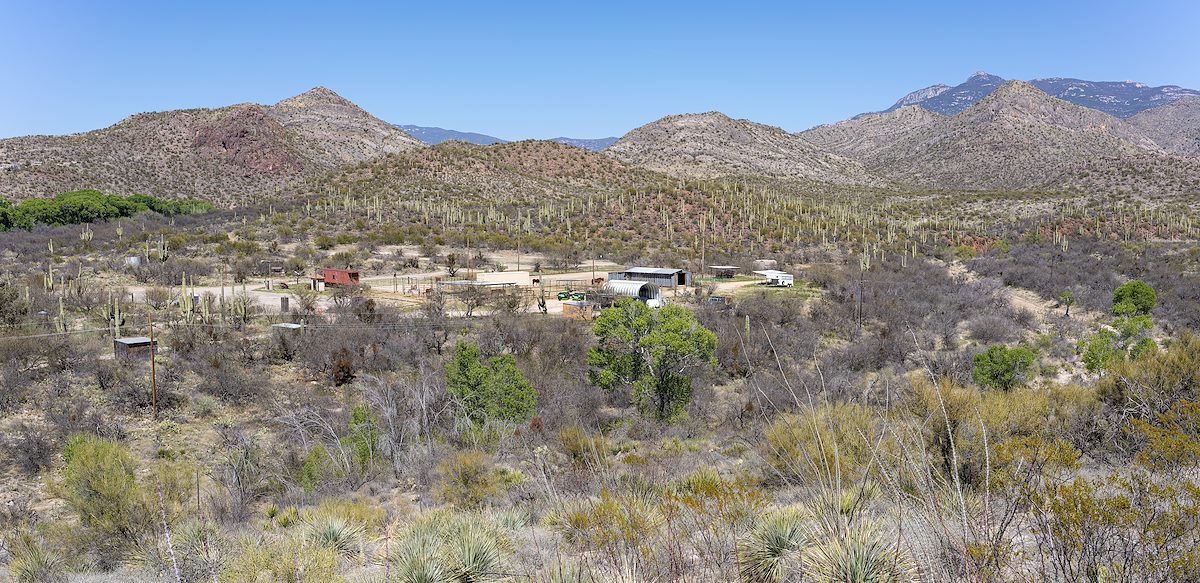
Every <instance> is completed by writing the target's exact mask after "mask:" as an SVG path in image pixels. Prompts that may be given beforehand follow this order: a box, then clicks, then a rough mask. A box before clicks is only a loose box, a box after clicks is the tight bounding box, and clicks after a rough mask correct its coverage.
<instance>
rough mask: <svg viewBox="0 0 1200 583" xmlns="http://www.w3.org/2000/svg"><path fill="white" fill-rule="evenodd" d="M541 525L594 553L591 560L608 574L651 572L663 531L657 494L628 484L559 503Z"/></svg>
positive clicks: (660, 506)
mask: <svg viewBox="0 0 1200 583" xmlns="http://www.w3.org/2000/svg"><path fill="white" fill-rule="evenodd" d="M545 523H546V524H547V525H548V526H550V527H551V528H553V529H555V530H557V531H558V532H559V533H560V534H561V535H562V537H563V541H564V542H565V543H566V544H568V545H571V546H572V547H574V548H576V549H581V550H587V551H591V552H594V553H595V560H596V562H597V563H598V564H600V565H603V566H604V567H605V568H606V569H607V570H611V572H612V573H614V574H615V573H622V572H624V573H629V572H639V573H640V572H652V571H653V569H654V567H655V563H654V557H655V555H656V554H657V552H656V551H657V550H658V549H659V544H661V543H662V542H664V537H665V536H666V534H667V533H666V532H665V530H664V528H663V527H664V525H665V524H666V516H665V515H664V512H663V508H662V505H661V498H660V497H659V496H658V493H657V492H654V491H652V490H650V489H647V488H638V487H636V486H632V485H631V486H630V487H628V488H626V489H625V490H624V491H619V492H614V491H612V490H609V489H604V490H601V492H600V495H599V496H597V497H595V498H594V499H590V500H588V499H574V500H567V501H564V503H563V504H562V506H561V507H560V508H559V509H558V510H556V511H555V512H552V513H551V514H549V515H548V516H546V518H545Z"/></svg>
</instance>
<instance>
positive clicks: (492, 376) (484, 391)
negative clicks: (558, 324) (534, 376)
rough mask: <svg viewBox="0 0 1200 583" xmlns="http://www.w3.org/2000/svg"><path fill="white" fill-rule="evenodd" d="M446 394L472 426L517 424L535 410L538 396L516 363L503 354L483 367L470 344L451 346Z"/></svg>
mask: <svg viewBox="0 0 1200 583" xmlns="http://www.w3.org/2000/svg"><path fill="white" fill-rule="evenodd" d="M446 390H447V391H448V392H449V393H450V394H451V395H453V396H454V397H455V398H456V399H458V402H459V404H460V406H461V407H462V410H463V414H464V415H466V417H467V418H468V419H470V420H471V421H472V422H474V423H482V422H484V421H485V420H487V419H500V420H504V421H509V422H512V423H520V422H523V421H526V420H528V419H529V418H530V417H531V416H532V415H533V412H534V410H535V409H536V408H537V392H536V391H534V389H533V385H531V384H530V383H529V381H528V380H527V379H526V378H525V375H524V374H523V373H522V372H521V369H519V368H517V361H516V359H515V358H513V356H512V355H511V354H504V355H500V356H493V357H492V358H489V359H488V360H487V363H486V364H485V363H483V362H481V360H480V353H479V346H477V345H476V344H475V343H473V342H459V343H458V344H456V345H455V346H454V357H453V358H452V359H450V362H448V363H446Z"/></svg>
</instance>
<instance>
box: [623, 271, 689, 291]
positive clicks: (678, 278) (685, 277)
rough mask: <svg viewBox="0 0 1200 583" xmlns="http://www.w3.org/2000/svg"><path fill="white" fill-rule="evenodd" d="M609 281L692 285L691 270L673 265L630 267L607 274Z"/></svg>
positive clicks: (657, 284)
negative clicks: (676, 267)
mask: <svg viewBox="0 0 1200 583" xmlns="http://www.w3.org/2000/svg"><path fill="white" fill-rule="evenodd" d="M608 280H609V281H644V282H648V283H652V284H654V285H656V286H658V287H671V288H674V287H680V286H684V287H687V286H691V285H692V272H690V271H688V270H686V269H675V268H673V267H630V268H629V269H626V270H625V271H613V272H609V274H608Z"/></svg>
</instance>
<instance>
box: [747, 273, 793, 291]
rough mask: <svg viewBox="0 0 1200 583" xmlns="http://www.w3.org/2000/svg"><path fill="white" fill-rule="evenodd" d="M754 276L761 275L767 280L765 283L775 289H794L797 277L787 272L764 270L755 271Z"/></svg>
mask: <svg viewBox="0 0 1200 583" xmlns="http://www.w3.org/2000/svg"><path fill="white" fill-rule="evenodd" d="M754 275H761V276H762V277H763V278H765V279H766V281H765V282H764V283H766V284H767V285H769V286H773V287H792V285H794V284H795V279H796V278H795V277H794V276H793V275H792V274H790V273H787V272H784V271H779V270H778V269H764V270H761V271H755V272H754Z"/></svg>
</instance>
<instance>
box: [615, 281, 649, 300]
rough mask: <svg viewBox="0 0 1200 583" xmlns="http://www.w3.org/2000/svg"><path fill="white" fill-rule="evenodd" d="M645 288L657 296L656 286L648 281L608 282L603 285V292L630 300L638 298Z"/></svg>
mask: <svg viewBox="0 0 1200 583" xmlns="http://www.w3.org/2000/svg"><path fill="white" fill-rule="evenodd" d="M643 287H645V288H646V289H648V290H649V291H650V293H651V294H652V295H653V294H657V293H658V286H656V285H654V284H652V283H650V282H648V281H624V280H619V279H614V280H610V281H609V282H608V283H605V284H604V288H603V289H604V291H606V292H609V293H613V294H617V295H619V296H629V297H631V298H636V297H638V292H640V291H641V290H642V288H643Z"/></svg>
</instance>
